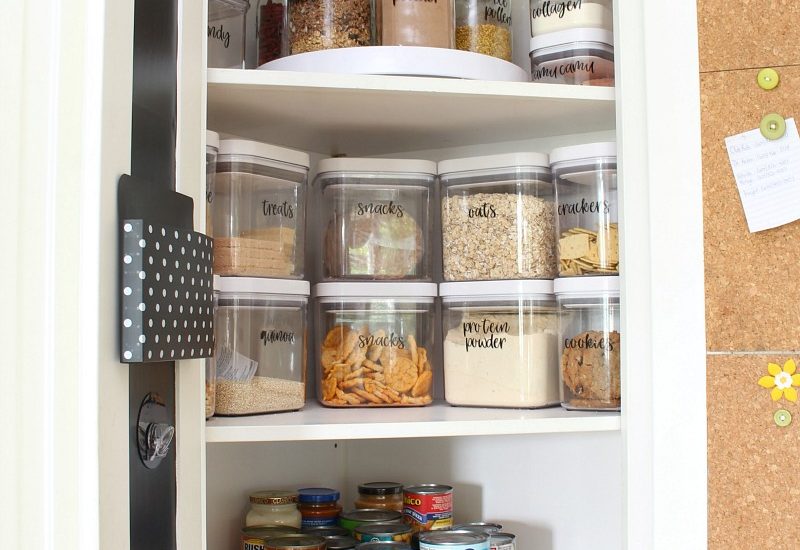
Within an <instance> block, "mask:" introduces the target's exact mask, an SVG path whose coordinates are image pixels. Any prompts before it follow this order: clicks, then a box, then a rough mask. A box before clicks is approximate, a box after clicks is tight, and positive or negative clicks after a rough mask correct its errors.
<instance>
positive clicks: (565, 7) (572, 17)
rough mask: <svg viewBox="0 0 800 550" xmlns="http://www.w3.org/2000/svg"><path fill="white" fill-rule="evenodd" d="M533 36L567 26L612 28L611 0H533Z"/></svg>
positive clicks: (531, 5)
mask: <svg viewBox="0 0 800 550" xmlns="http://www.w3.org/2000/svg"><path fill="white" fill-rule="evenodd" d="M530 7H531V36H539V35H542V34H548V33H551V32H558V31H565V30H568V29H605V30H607V31H609V32H611V31H612V30H613V23H614V17H613V12H612V0H563V1H553V0H531V2H530Z"/></svg>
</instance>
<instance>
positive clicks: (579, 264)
mask: <svg viewBox="0 0 800 550" xmlns="http://www.w3.org/2000/svg"><path fill="white" fill-rule="evenodd" d="M558 251H559V261H560V263H559V274H560V275H561V276H571V275H590V274H591V275H616V274H617V273H619V230H618V226H617V224H615V223H611V224H608V226H606V227H605V228H604V229H603V230H601V231H600V232H599V233H598V232H595V231H590V230H588V229H583V228H582V227H573V228H572V229H569V230H567V231H565V232H563V233H562V234H561V239H560V240H559V242H558Z"/></svg>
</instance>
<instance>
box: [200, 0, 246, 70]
mask: <svg viewBox="0 0 800 550" xmlns="http://www.w3.org/2000/svg"><path fill="white" fill-rule="evenodd" d="M249 9H250V2H249V1H248V0H208V66H209V67H219V68H226V69H244V66H245V65H244V61H245V59H244V57H245V55H244V54H245V28H246V25H245V21H246V16H247V10H249Z"/></svg>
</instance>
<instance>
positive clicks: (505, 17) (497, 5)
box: [483, 0, 511, 26]
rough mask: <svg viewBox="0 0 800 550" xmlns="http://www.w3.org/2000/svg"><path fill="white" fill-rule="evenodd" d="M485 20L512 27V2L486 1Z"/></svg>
mask: <svg viewBox="0 0 800 550" xmlns="http://www.w3.org/2000/svg"><path fill="white" fill-rule="evenodd" d="M483 20H484V21H495V22H497V23H501V24H503V25H507V26H511V0H486V4H485V6H484V7H483Z"/></svg>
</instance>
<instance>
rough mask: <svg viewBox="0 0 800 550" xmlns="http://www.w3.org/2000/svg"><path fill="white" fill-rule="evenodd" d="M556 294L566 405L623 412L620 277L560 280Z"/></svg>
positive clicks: (562, 397) (562, 401)
mask: <svg viewBox="0 0 800 550" xmlns="http://www.w3.org/2000/svg"><path fill="white" fill-rule="evenodd" d="M555 292H556V298H557V300H558V308H559V341H560V349H561V369H560V373H561V374H560V376H561V404H562V406H564V407H565V408H567V409H571V410H578V409H582V410H619V409H620V368H619V363H620V351H621V348H620V324H619V323H620V317H619V278H618V277H580V278H578V277H572V278H569V279H556V281H555Z"/></svg>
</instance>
